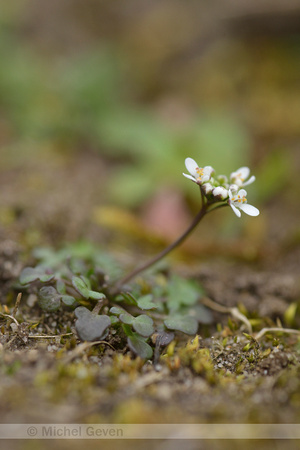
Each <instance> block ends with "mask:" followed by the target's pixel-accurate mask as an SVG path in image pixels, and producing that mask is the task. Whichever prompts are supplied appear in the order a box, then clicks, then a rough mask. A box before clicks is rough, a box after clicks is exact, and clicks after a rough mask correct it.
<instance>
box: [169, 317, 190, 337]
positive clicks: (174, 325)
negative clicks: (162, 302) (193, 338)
mask: <svg viewBox="0 0 300 450" xmlns="http://www.w3.org/2000/svg"><path fill="white" fill-rule="evenodd" d="M164 324H165V326H166V327H167V328H168V329H169V330H178V331H182V333H185V334H190V335H193V334H196V333H197V330H198V321H197V320H196V319H195V317H192V316H173V317H168V318H167V319H166V320H165V321H164Z"/></svg>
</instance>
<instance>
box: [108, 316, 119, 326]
mask: <svg viewBox="0 0 300 450" xmlns="http://www.w3.org/2000/svg"><path fill="white" fill-rule="evenodd" d="M109 318H110V321H111V324H112V325H114V324H115V323H118V322H120V321H119V319H118V318H117V317H116V316H109Z"/></svg>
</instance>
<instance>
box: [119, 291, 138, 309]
mask: <svg viewBox="0 0 300 450" xmlns="http://www.w3.org/2000/svg"><path fill="white" fill-rule="evenodd" d="M121 295H122V297H123V298H124V300H125V301H126V303H127V305H133V306H137V305H138V302H137V299H136V298H135V297H134V296H133V295H132V294H131V293H130V292H121Z"/></svg>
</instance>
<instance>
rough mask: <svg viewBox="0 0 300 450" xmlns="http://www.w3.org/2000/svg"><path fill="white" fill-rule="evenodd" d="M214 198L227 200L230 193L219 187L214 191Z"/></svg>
mask: <svg viewBox="0 0 300 450" xmlns="http://www.w3.org/2000/svg"><path fill="white" fill-rule="evenodd" d="M212 193H213V196H214V197H215V198H216V199H218V200H225V198H227V197H228V191H227V189H225V188H224V187H223V186H218V187H216V188H214V190H213V191H212Z"/></svg>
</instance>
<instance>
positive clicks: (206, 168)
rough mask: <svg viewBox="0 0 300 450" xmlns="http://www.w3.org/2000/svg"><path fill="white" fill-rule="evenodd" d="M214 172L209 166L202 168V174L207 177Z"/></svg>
mask: <svg viewBox="0 0 300 450" xmlns="http://www.w3.org/2000/svg"><path fill="white" fill-rule="evenodd" d="M214 171H215V169H214V168H213V167H211V166H205V167H203V172H204V173H205V174H207V175H209V176H210V175H211V174H212V173H213V172H214Z"/></svg>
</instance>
